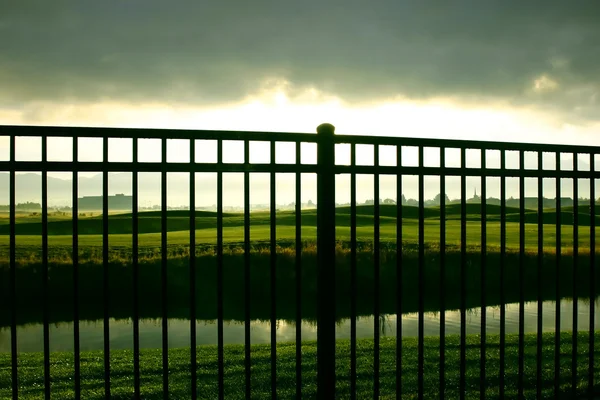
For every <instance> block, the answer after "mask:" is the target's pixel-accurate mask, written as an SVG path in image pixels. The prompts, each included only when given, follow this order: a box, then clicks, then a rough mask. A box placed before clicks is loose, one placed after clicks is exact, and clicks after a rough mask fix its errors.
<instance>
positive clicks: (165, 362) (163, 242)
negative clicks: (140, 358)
mask: <svg viewBox="0 0 600 400" xmlns="http://www.w3.org/2000/svg"><path fill="white" fill-rule="evenodd" d="M161 141H162V144H161V151H162V157H161V159H162V163H161V167H162V168H161V172H160V189H161V192H160V204H161V205H160V210H161V214H160V215H161V224H160V227H161V234H160V247H161V251H160V253H161V269H160V276H161V282H160V283H161V288H160V289H161V299H162V378H163V381H162V384H163V398H164V399H168V398H169V322H168V319H167V318H168V304H167V260H168V254H167V138H166V137H163V138H162V139H161Z"/></svg>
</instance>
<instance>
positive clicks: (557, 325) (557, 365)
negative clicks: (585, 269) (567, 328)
mask: <svg viewBox="0 0 600 400" xmlns="http://www.w3.org/2000/svg"><path fill="white" fill-rule="evenodd" d="M555 155H556V243H555V247H556V313H555V318H556V319H555V328H554V395H555V396H558V393H559V391H560V262H561V260H560V258H561V257H560V253H561V246H562V244H561V243H562V242H561V241H562V239H561V224H562V211H561V208H562V207H561V201H560V200H561V199H560V196H561V192H560V153H559V152H556V153H555Z"/></svg>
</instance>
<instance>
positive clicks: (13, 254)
mask: <svg viewBox="0 0 600 400" xmlns="http://www.w3.org/2000/svg"><path fill="white" fill-rule="evenodd" d="M16 140H17V138H16V136H14V135H10V178H9V188H8V191H9V193H10V199H9V204H10V221H9V224H10V239H9V241H10V244H9V246H10V278H9V279H10V302H11V307H10V308H11V309H10V314H11V318H10V360H11V377H12V396H13V399H18V398H19V374H18V371H17V265H16V261H17V260H16V258H17V243H16V232H15V228H16V223H17V222H16V217H17V215H16V212H17V210H16V205H17V203H16V193H15V191H16V189H15V187H16V185H15V181H16V176H15V170H16V168H17V164H16Z"/></svg>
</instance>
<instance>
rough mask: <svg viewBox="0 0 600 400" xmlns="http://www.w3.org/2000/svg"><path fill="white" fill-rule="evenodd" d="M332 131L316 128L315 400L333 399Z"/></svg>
mask: <svg viewBox="0 0 600 400" xmlns="http://www.w3.org/2000/svg"><path fill="white" fill-rule="evenodd" d="M334 130H335V127H334V126H333V125H331V124H321V125H319V126H318V127H317V148H318V149H317V165H318V168H317V171H318V172H317V260H318V261H317V267H318V268H319V271H318V275H317V291H318V310H317V397H318V398H319V399H333V398H334V397H335V171H334V165H335V151H334V149H335V142H334V140H333V134H334Z"/></svg>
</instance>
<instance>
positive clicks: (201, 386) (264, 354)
mask: <svg viewBox="0 0 600 400" xmlns="http://www.w3.org/2000/svg"><path fill="white" fill-rule="evenodd" d="M554 338H555V337H554V334H553V333H544V334H543V336H542V354H541V355H539V357H538V354H536V339H537V338H536V335H535V334H528V335H525V336H524V339H525V342H524V344H525V357H524V371H525V376H524V389H525V390H524V395H525V397H524V398H527V399H529V398H536V367H537V362H538V360H539V361H540V362H541V363H542V382H541V389H542V398H544V399H553V398H565V399H566V398H572V397H571V391H570V382H571V370H570V366H571V354H572V334H571V333H570V332H562V333H561V336H560V353H561V357H560V365H561V367H560V369H561V375H560V378H559V385H560V390H561V392H559V393H558V396H556V395H555V393H554V392H553V388H554V381H555V380H554ZM594 339H595V348H594V357H595V360H596V362H595V366H594V376H595V380H596V382H598V378H599V375H600V363H599V362H598V360H600V334H599V333H596V334H595V338H594ZM499 340H500V338H499V336H498V335H488V336H486V341H487V346H486V353H485V354H486V365H485V368H486V379H485V383H486V398H488V399H497V398H499V379H498V378H499V377H498V371H499V365H500V364H499V363H500V359H499V351H498V346H499V343H500V341H499ZM588 343H589V335H588V334H587V333H585V332H584V333H579V334H578V355H577V357H578V363H577V365H578V368H577V394H579V395H582V394H584V393H585V391H586V390H587V383H588V381H587V377H588V375H587V371H588V366H589V364H588V354H589V353H588ZM466 344H467V347H466V361H467V369H466V374H465V382H466V388H467V393H466V398H467V399H478V398H480V397H479V396H480V392H479V389H480V369H479V365H480V364H479V363H480V361H479V360H480V347H479V344H480V337H479V336H477V335H468V336H467V337H466ZM196 351H197V353H196V354H197V358H198V368H197V373H198V385H197V388H198V396H199V398H204V399H214V398H217V396H218V386H217V382H218V379H217V348H216V346H201V347H198V348H197V350H196ZM336 352H337V357H336V376H337V383H336V392H337V396H336V397H338V398H348V397H349V395H350V342H349V340H338V341H337V342H336ZM295 354H296V353H295V344H294V343H278V344H277V397H278V398H281V399H292V398H296V397H295V394H296V384H295V383H296V369H295V367H296V359H295ZM373 354H374V347H373V340H369V339H362V340H358V341H357V398H359V399H366V398H372V396H373ZM445 354H446V362H445V378H446V379H445V396H446V398H448V399H455V398H458V396H459V392H458V390H459V371H460V368H459V362H460V358H459V356H460V338H459V337H458V336H456V335H449V336H447V337H446V342H445ZM505 354H506V359H505V367H506V370H505V388H506V389H505V390H506V392H505V395H506V398H509V399H512V398H517V390H516V388H517V379H518V335H507V336H506V346H505ZM161 355H162V353H161V350H159V349H157V350H141V352H140V361H141V395H142V398H144V399H159V398H162V364H161V361H162V358H161V357H162V356H161ZM270 355H271V353H270V347H269V345H253V346H252V347H251V390H252V398H257V399H262V398H270V394H271V393H270V388H271V387H270V382H271V375H270V373H271V369H270V362H271V361H270V360H271V357H270ZM380 355H381V358H380V385H381V388H380V391H381V392H380V394H381V398H383V399H394V398H396V366H397V364H396V341H395V339H394V338H382V339H381V343H380ZM417 356H418V351H417V339H416V338H403V340H402V369H401V372H402V382H401V390H402V398H406V399H415V398H417V393H416V391H417ZM439 357H440V343H439V338H436V337H427V338H425V341H424V362H425V368H424V372H425V373H424V376H423V382H424V398H426V399H434V398H439V369H440V368H439ZM189 360H190V350H189V348H187V349H185V348H184V349H171V350H170V351H169V397H170V398H173V399H184V398H189V397H190V383H191V380H190V361H189ZM224 360H225V378H224V382H225V385H224V388H225V398H227V399H242V398H244V391H245V380H244V346H243V345H227V346H224ZM18 362H19V390H20V393H19V394H20V397H19V398H23V399H38V398H42V396H43V390H44V385H43V376H44V375H43V356H42V354H40V353H22V354H19V360H18ZM316 371H317V365H316V343H315V342H303V343H302V397H303V398H314V397H315V395H316ZM50 374H51V382H52V384H51V390H52V395H53V398H61V399H63V398H73V397H74V392H73V390H74V386H73V385H74V383H73V355H72V354H71V353H51V354H50ZM81 374H82V376H81V379H82V397H83V398H85V399H102V398H104V366H103V353H102V352H101V351H93V352H83V353H82V354H81ZM10 387H11V375H10V355H5V354H0V398H10V396H11V389H10ZM598 389H600V385H599V384H598V383H596V384H595V390H598ZM132 395H133V353H132V351H129V350H115V351H112V352H111V398H113V399H130V398H132Z"/></svg>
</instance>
